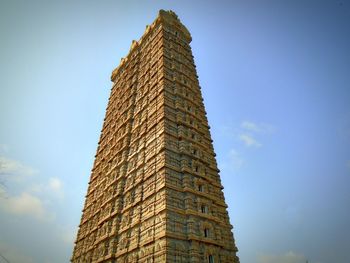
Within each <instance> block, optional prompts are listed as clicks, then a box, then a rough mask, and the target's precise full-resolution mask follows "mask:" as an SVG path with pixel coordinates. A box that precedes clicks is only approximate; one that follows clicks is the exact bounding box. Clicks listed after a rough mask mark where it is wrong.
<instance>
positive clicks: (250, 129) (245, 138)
mask: <svg viewBox="0 0 350 263" xmlns="http://www.w3.org/2000/svg"><path fill="white" fill-rule="evenodd" d="M274 130H275V128H274V126H272V125H270V124H267V123H259V124H258V123H255V122H252V121H243V122H241V124H240V132H239V133H238V136H237V137H238V140H240V141H241V142H243V143H244V145H245V146H247V147H255V148H258V147H261V146H262V143H261V142H260V141H259V140H258V139H257V137H259V136H261V135H262V134H271V133H273V132H274Z"/></svg>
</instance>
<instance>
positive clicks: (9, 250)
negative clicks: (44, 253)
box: [0, 242, 34, 263]
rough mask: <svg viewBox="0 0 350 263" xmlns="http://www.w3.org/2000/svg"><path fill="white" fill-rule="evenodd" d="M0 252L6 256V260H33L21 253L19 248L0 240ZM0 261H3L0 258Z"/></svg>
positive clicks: (22, 262)
mask: <svg viewBox="0 0 350 263" xmlns="http://www.w3.org/2000/svg"><path fill="white" fill-rule="evenodd" d="M0 252H1V255H2V256H3V257H4V258H6V260H7V262H18V263H24V262H25V263H34V260H33V259H32V258H31V257H30V256H28V255H25V254H23V252H22V251H21V250H20V249H18V248H16V247H14V246H11V245H9V244H7V243H4V242H0ZM0 262H3V261H1V260H0ZM4 262H5V261H4Z"/></svg>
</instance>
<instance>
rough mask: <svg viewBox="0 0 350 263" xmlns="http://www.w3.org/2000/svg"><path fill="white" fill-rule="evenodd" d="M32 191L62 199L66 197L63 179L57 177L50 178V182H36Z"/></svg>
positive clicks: (31, 188)
mask: <svg viewBox="0 0 350 263" xmlns="http://www.w3.org/2000/svg"><path fill="white" fill-rule="evenodd" d="M30 191H31V192H33V193H36V194H46V195H50V196H55V197H58V198H60V199H63V198H64V189H63V183H62V181H61V180H60V179H59V178H57V177H51V178H49V180H48V182H45V183H35V184H33V185H32V186H31V187H30Z"/></svg>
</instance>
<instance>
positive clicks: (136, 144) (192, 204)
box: [71, 10, 239, 263]
mask: <svg viewBox="0 0 350 263" xmlns="http://www.w3.org/2000/svg"><path fill="white" fill-rule="evenodd" d="M190 42H191V35H190V33H189V31H188V30H187V29H186V28H185V26H184V25H183V24H182V23H181V22H180V20H179V19H178V17H177V15H176V14H175V13H174V12H172V11H164V10H161V11H160V12H159V15H158V17H157V18H156V20H155V21H154V22H153V23H152V24H151V25H150V26H147V27H146V31H145V33H144V35H143V36H142V37H141V39H140V40H139V41H133V42H132V45H131V48H130V52H129V54H128V55H127V56H126V57H125V58H123V59H122V60H121V63H120V65H119V66H118V67H117V68H116V69H115V70H114V71H113V73H112V77H111V78H112V82H113V87H112V90H111V95H110V99H109V102H108V106H107V112H106V116H105V119H104V123H103V128H102V132H101V137H100V140H99V143H98V148H97V153H96V158H95V162H94V165H93V169H92V172H91V177H90V182H89V186H88V190H87V195H86V200H85V205H84V209H83V214H82V218H81V222H80V225H79V231H78V234H77V239H76V241H75V247H74V252H73V256H72V258H71V261H72V262H74V263H78V262H81V263H89V262H109V263H112V262H115V263H117V262H123V263H125V262H174V263H180V262H196V263H203V262H204V263H205V262H207V263H219V262H220V263H238V262H239V259H238V257H237V255H236V252H237V248H236V246H235V241H234V238H233V234H232V232H231V230H232V226H231V224H230V222H229V217H228V213H227V210H226V208H227V205H226V203H225V199H224V195H223V192H222V189H223V187H222V185H221V182H220V177H219V174H218V172H219V170H218V168H217V164H216V161H215V153H214V150H213V144H212V140H211V136H210V132H209V125H208V121H207V117H206V112H205V110H204V104H203V99H202V95H201V90H200V86H199V83H198V78H197V74H196V68H195V65H194V60H193V56H192V52H191V47H190V45H189V43H190Z"/></svg>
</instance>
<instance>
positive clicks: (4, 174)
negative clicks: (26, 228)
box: [0, 156, 64, 220]
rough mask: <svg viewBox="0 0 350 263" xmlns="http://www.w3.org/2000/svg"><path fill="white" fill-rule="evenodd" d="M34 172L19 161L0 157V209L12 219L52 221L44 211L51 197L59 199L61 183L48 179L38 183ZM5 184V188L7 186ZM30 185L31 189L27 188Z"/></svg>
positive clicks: (50, 213)
mask: <svg viewBox="0 0 350 263" xmlns="http://www.w3.org/2000/svg"><path fill="white" fill-rule="evenodd" d="M37 174H38V172H37V170H35V169H33V168H32V167H30V166H27V165H24V164H22V163H21V162H19V161H16V160H13V159H10V158H7V157H4V156H0V182H2V184H1V186H0V197H1V198H0V210H1V211H2V212H4V213H8V214H11V215H14V216H28V217H32V218H34V219H37V220H52V219H53V218H54V214H53V213H52V212H50V210H49V209H48V208H49V207H48V204H50V203H51V201H52V200H53V198H57V197H58V198H59V199H63V197H64V191H63V183H62V181H61V180H60V179H59V178H56V177H51V178H49V179H48V180H47V181H46V182H44V183H43V182H41V181H40V177H38V176H34V175H37ZM7 185H9V187H7ZM30 185H31V186H30Z"/></svg>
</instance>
